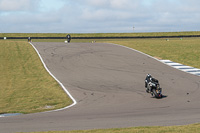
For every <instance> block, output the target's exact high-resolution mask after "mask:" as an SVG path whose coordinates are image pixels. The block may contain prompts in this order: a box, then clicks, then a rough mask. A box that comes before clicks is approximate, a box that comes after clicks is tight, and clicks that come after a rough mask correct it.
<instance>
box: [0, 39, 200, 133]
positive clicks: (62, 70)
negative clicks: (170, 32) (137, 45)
mask: <svg viewBox="0 0 200 133" xmlns="http://www.w3.org/2000/svg"><path fill="white" fill-rule="evenodd" d="M33 44H34V46H35V47H36V48H37V49H38V51H39V52H40V54H41V56H42V58H43V60H44V62H45V63H46V65H47V67H48V68H49V70H50V71H51V72H52V73H53V74H54V75H55V76H56V77H57V78H58V79H59V80H60V81H61V82H62V83H63V85H64V86H65V87H66V88H67V89H68V91H69V92H70V93H71V95H72V96H73V97H74V98H75V99H76V101H77V104H76V105H75V106H73V107H71V108H68V109H66V110H62V111H56V112H47V113H34V114H28V115H20V116H13V117H3V118H0V132H2V133H10V132H30V131H55V130H57V131H63V130H83V129H102V128H123V127H134V126H168V125H184V124H191V123H198V122H200V77H199V76H196V75H192V74H188V73H185V72H182V71H180V70H177V69H175V68H172V67H170V66H168V65H165V64H163V63H161V62H159V61H158V60H155V59H153V58H151V57H149V56H146V55H144V54H141V53H139V52H137V51H134V50H131V49H128V48H124V47H121V46H118V45H113V44H100V43H94V44H92V43H70V44H65V43H49V42H48V43H36V42H35V43H33ZM147 73H150V74H152V76H154V77H155V78H157V79H158V80H159V82H160V84H161V87H162V88H163V94H164V98H162V99H155V98H153V97H152V96H151V95H150V94H147V93H146V92H145V88H144V79H145V77H146V74H147Z"/></svg>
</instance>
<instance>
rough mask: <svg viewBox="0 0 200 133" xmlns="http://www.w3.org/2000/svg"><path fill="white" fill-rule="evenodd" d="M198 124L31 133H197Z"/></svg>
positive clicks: (199, 130)
mask: <svg viewBox="0 0 200 133" xmlns="http://www.w3.org/2000/svg"><path fill="white" fill-rule="evenodd" d="M198 132H200V124H192V125H186V126H166V127H133V128H123V129H121V128H115V129H99V130H81V131H80V130H79V131H49V132H31V133H198Z"/></svg>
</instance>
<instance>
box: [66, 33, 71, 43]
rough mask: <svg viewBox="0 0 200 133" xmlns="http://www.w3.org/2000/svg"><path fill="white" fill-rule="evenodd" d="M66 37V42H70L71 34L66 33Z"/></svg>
mask: <svg viewBox="0 0 200 133" xmlns="http://www.w3.org/2000/svg"><path fill="white" fill-rule="evenodd" d="M66 38H67V42H68V43H70V41H71V36H70V35H69V34H68V35H67V36H66Z"/></svg>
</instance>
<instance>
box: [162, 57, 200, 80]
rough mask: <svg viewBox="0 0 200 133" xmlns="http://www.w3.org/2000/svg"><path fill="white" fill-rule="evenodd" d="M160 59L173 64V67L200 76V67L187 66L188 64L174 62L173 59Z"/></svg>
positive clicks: (170, 64)
mask: <svg viewBox="0 0 200 133" xmlns="http://www.w3.org/2000/svg"><path fill="white" fill-rule="evenodd" d="M160 61H161V62H163V63H165V64H167V65H169V66H171V67H173V68H176V69H179V70H181V71H184V72H187V73H190V74H194V75H197V76H200V69H198V68H194V67H191V66H186V65H183V64H180V63H176V62H173V61H170V60H160Z"/></svg>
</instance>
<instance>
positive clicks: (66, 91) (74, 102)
mask: <svg viewBox="0 0 200 133" xmlns="http://www.w3.org/2000/svg"><path fill="white" fill-rule="evenodd" d="M29 43H30V44H31V46H32V47H33V48H34V49H35V51H36V52H37V54H38V56H39V57H40V60H41V62H42V64H43V66H44V68H45V69H46V70H47V72H48V73H49V74H50V75H51V76H52V77H53V78H54V79H55V80H56V81H57V82H58V83H59V84H60V86H61V87H62V88H63V90H64V91H65V93H66V94H67V95H68V96H69V97H70V98H71V99H72V101H73V104H71V105H69V106H67V107H64V108H61V109H57V110H51V111H45V112H54V111H61V110H64V109H67V108H70V107H72V106H74V105H76V104H77V102H76V100H75V99H74V98H73V96H72V95H71V94H70V93H69V91H68V90H67V89H66V88H65V86H64V85H63V84H62V83H61V82H60V81H59V80H58V79H57V78H56V77H55V76H54V75H53V74H52V73H51V72H50V71H49V69H48V68H47V66H46V64H45V63H44V61H43V59H42V57H41V55H40V53H39V52H38V50H37V49H36V48H35V46H34V45H33V44H32V43H31V42H29ZM45 112H42V113H45Z"/></svg>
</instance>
